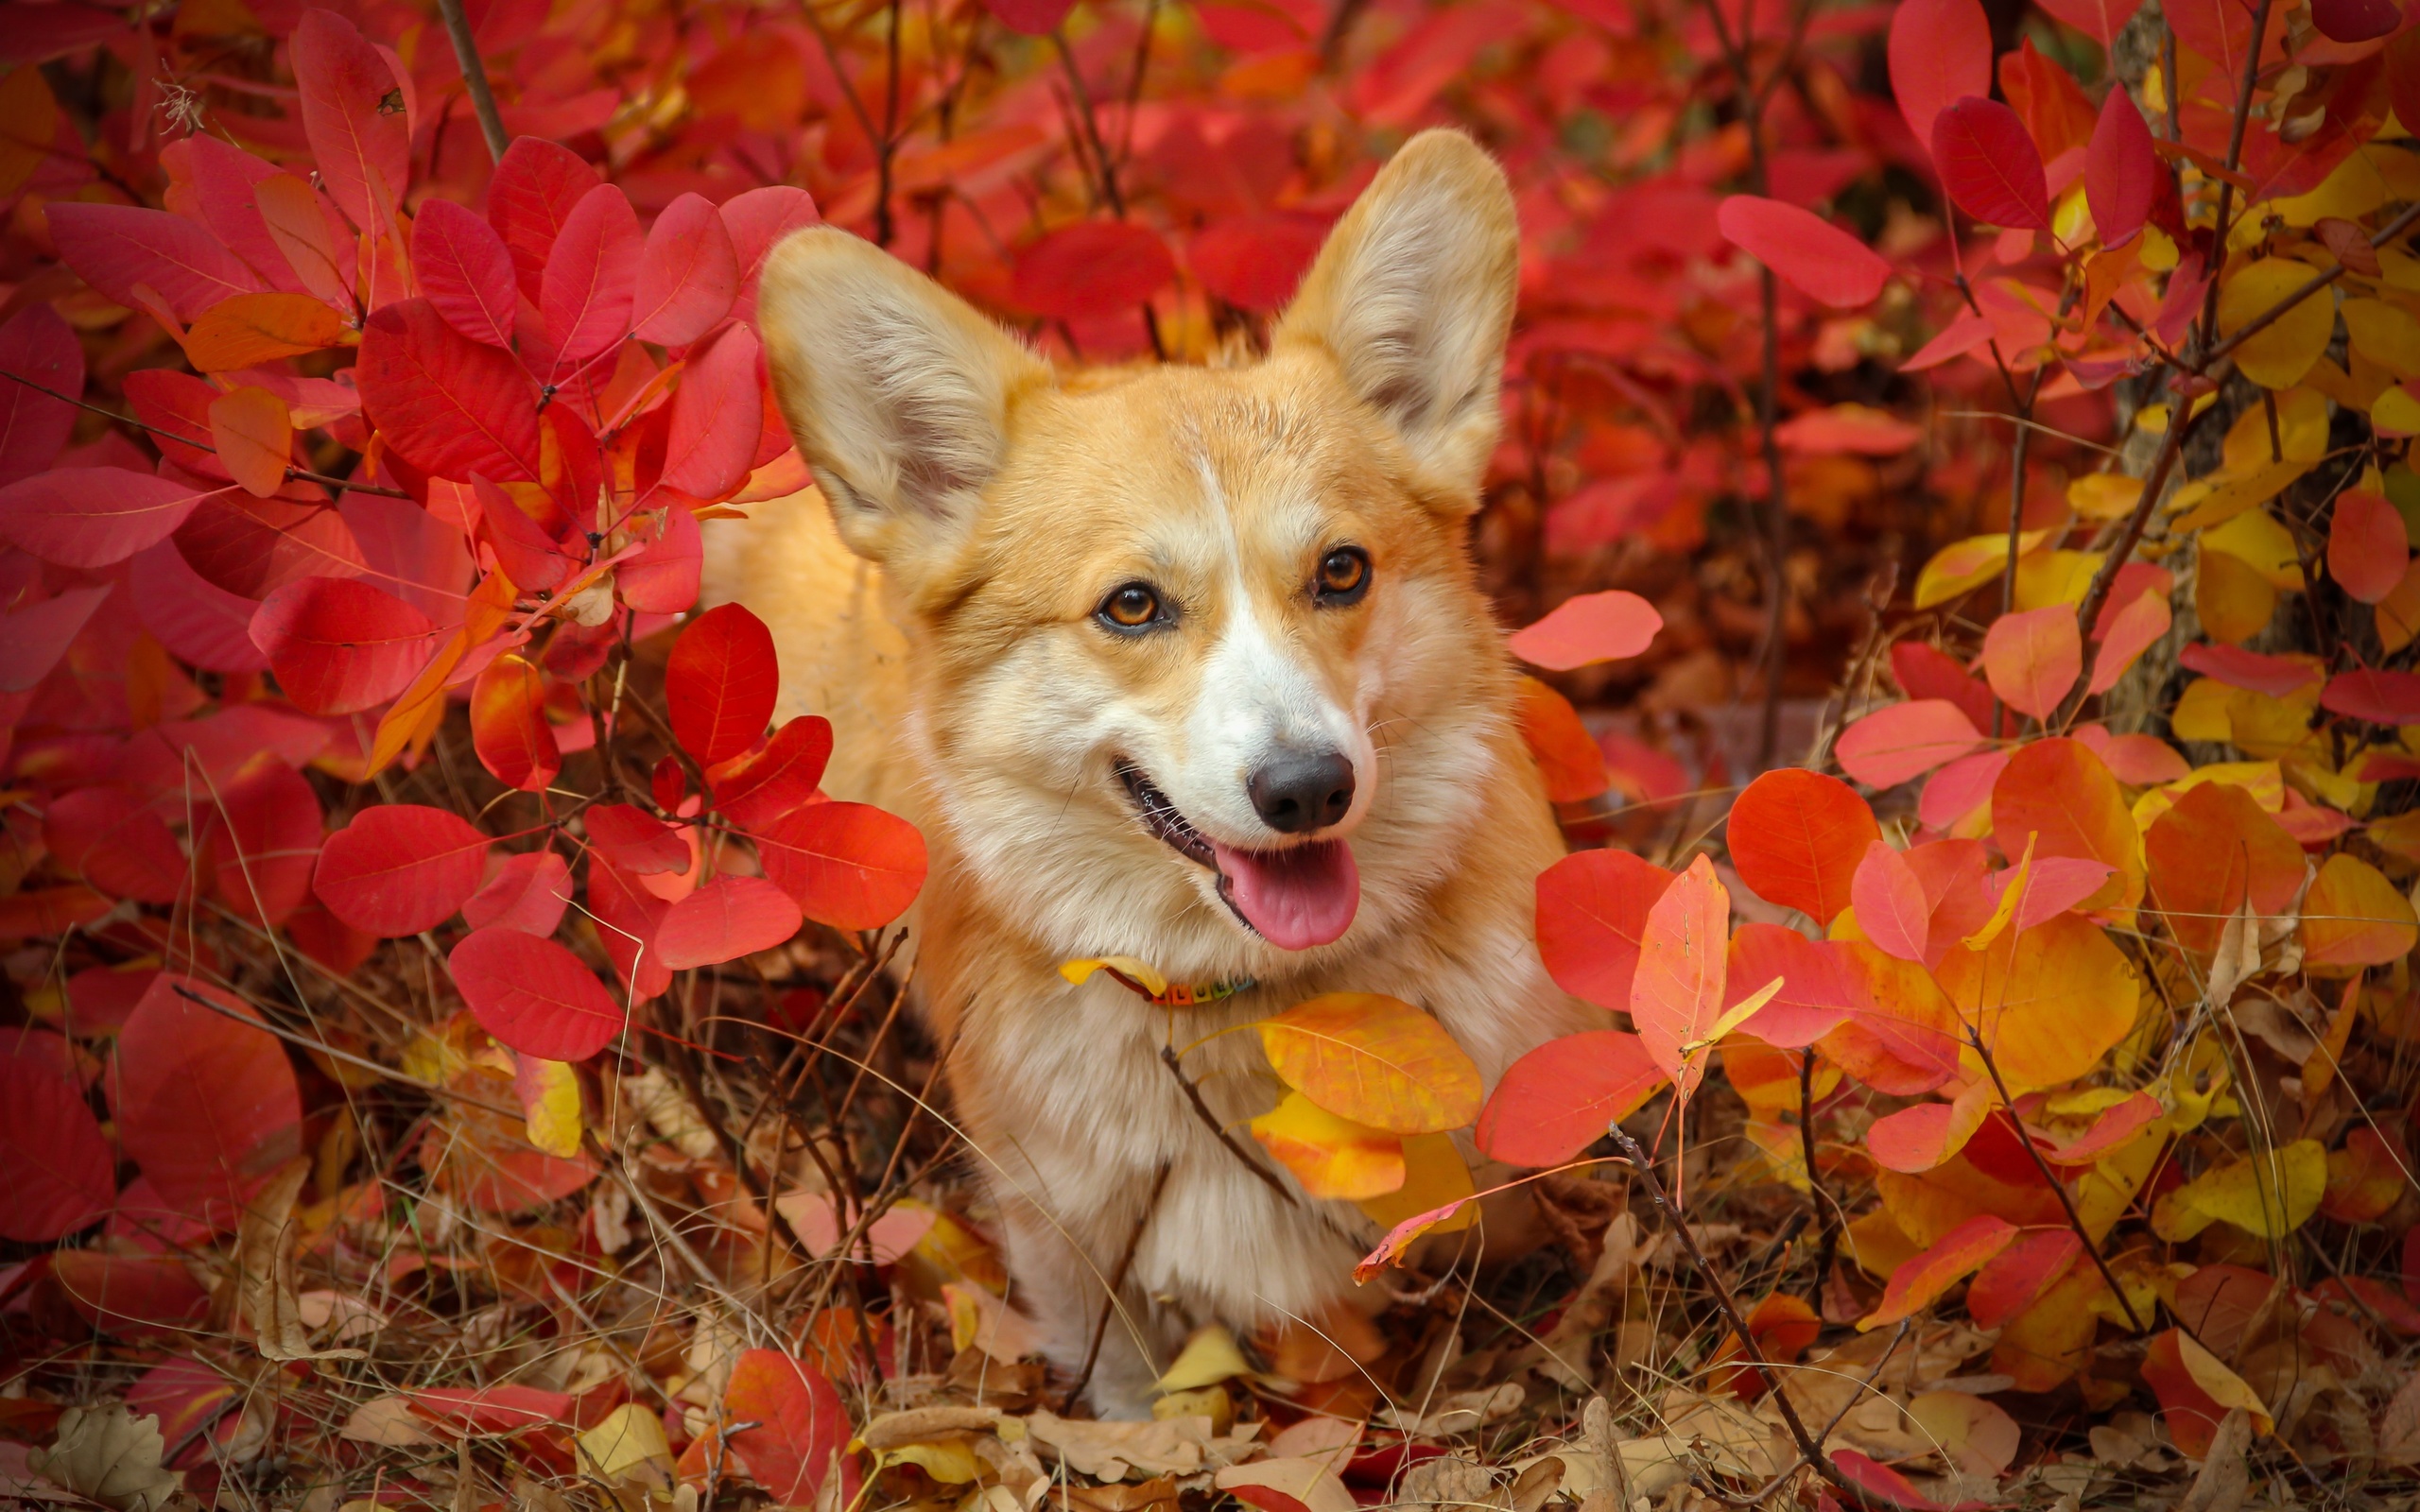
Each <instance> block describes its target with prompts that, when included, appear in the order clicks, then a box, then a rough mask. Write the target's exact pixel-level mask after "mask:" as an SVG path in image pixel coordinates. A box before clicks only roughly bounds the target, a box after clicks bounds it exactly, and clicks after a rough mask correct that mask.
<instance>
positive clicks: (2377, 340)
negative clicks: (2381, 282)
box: [2337, 300, 2420, 378]
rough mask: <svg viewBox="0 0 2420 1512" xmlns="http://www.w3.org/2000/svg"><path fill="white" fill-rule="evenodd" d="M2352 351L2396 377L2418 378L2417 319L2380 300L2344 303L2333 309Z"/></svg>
mask: <svg viewBox="0 0 2420 1512" xmlns="http://www.w3.org/2000/svg"><path fill="white" fill-rule="evenodd" d="M2337 313H2338V314H2339V315H2342V317H2343V318H2344V329H2345V331H2346V332H2347V333H2349V334H2350V335H2351V336H2352V342H2353V350H2354V351H2356V352H2359V353H2360V354H2361V355H2363V356H2365V357H2367V358H2369V359H2370V360H2371V361H2372V362H2375V363H2377V365H2378V366H2379V367H2381V368H2384V369H2387V370H2388V371H2389V372H2392V373H2394V375H2395V376H2396V377H2397V378H2414V377H2420V320H2415V319H2413V318H2411V312H2410V311H2409V310H2406V309H2404V308H2403V307H2402V306H2401V305H2396V304H2389V303H2388V302H2387V301H2384V300H2346V301H2344V302H2343V304H2342V306H2340V307H2339V308H2338V310H2337Z"/></svg>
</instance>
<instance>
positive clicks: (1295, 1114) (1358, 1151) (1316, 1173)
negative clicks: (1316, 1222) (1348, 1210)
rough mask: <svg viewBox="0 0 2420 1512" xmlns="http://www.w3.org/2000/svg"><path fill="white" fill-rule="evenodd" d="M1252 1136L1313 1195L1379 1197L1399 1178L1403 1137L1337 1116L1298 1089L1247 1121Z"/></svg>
mask: <svg viewBox="0 0 2420 1512" xmlns="http://www.w3.org/2000/svg"><path fill="white" fill-rule="evenodd" d="M1252 1137H1253V1139H1254V1140H1257V1141H1258V1142H1259V1143H1260V1147H1261V1148H1262V1149H1264V1150H1267V1151H1268V1152H1269V1153H1270V1154H1271V1156H1273V1157H1275V1158H1276V1160H1277V1162H1278V1163H1279V1164H1281V1165H1283V1166H1285V1167H1286V1169H1287V1170H1288V1171H1291V1172H1292V1173H1293V1174H1294V1179H1295V1180H1297V1181H1299V1182H1301V1183H1302V1184H1303V1190H1304V1191H1305V1192H1307V1193H1309V1194H1311V1195H1312V1196H1315V1197H1342V1198H1347V1199H1351V1200H1356V1201H1357V1200H1359V1199H1361V1198H1363V1197H1379V1196H1384V1195H1386V1194H1388V1193H1390V1192H1392V1191H1394V1190H1395V1189H1397V1188H1398V1187H1400V1186H1402V1185H1403V1182H1404V1154H1403V1140H1402V1139H1401V1138H1400V1137H1398V1136H1396V1135H1393V1134H1390V1133H1388V1132H1387V1131H1386V1130H1384V1129H1376V1128H1372V1127H1370V1126H1369V1125H1366V1124H1357V1123H1355V1122H1354V1121H1353V1120H1351V1119H1349V1118H1339V1117H1337V1116H1336V1115H1335V1114H1334V1113H1331V1112H1329V1111H1328V1110H1327V1109H1326V1108H1322V1107H1320V1106H1319V1105H1318V1104H1317V1103H1314V1102H1312V1101H1311V1100H1310V1099H1309V1098H1307V1097H1305V1096H1304V1095H1303V1094H1302V1093H1301V1092H1292V1091H1289V1092H1288V1093H1287V1094H1286V1099H1285V1101H1283V1102H1281V1103H1279V1104H1278V1105H1277V1106H1276V1107H1275V1108H1272V1109H1271V1110H1270V1111H1268V1112H1266V1113H1263V1114H1261V1115H1260V1116H1259V1117H1258V1118H1255V1119H1253V1121H1252Z"/></svg>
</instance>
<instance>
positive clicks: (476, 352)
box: [354, 300, 539, 483]
mask: <svg viewBox="0 0 2420 1512" xmlns="http://www.w3.org/2000/svg"><path fill="white" fill-rule="evenodd" d="M354 374H355V376H356V378H357V380H358V381H359V383H360V385H361V404H362V408H363V411H364V412H365V413H366V414H367V415H368V416H369V418H370V421H371V423H372V424H373V425H375V426H377V427H378V429H379V431H380V432H381V433H383V434H384V435H385V436H386V438H387V443H388V444H389V445H390V446H392V447H393V448H394V449H395V450H396V452H397V453H398V454H400V455H402V456H403V458H404V460H405V461H406V462H409V463H411V464H412V465H413V466H414V467H416V468H419V469H420V470H421V471H422V472H427V473H430V474H433V475H434V476H437V477H446V478H456V479H467V478H469V477H470V476H471V474H472V473H474V472H484V473H486V474H487V475H488V476H490V477H492V478H494V479H496V480H497V481H499V482H507V483H517V482H535V481H536V480H537V477H538V453H539V445H538V398H537V392H536V389H535V387H533V386H532V385H531V383H530V380H529V375H528V374H527V373H526V372H524V371H522V369H521V364H520V363H519V362H518V361H516V360H514V359H513V358H512V357H511V356H510V354H508V353H506V352H499V351H498V350H496V349H495V348H493V347H489V346H482V345H480V344H479V343H478V342H475V341H473V340H472V339H471V338H470V337H468V336H466V335H462V334H461V333H460V332H458V331H457V330H455V329H454V327H453V326H451V325H449V324H448V323H446V320H445V318H444V317H443V316H441V315H439V314H438V313H437V307H436V306H435V305H433V304H431V303H430V302H429V301H426V300H404V301H399V302H397V303H394V304H390V305H388V306H387V307H386V308H385V309H383V310H380V311H379V312H378V313H377V314H375V315H373V316H372V317H371V318H370V320H369V324H368V325H367V326H366V327H365V328H364V330H363V333H362V340H361V360H360V361H359V362H358V363H357V364H356V365H355V366H354Z"/></svg>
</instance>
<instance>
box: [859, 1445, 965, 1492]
mask: <svg viewBox="0 0 2420 1512" xmlns="http://www.w3.org/2000/svg"><path fill="white" fill-rule="evenodd" d="M893 1465H913V1466H915V1467H916V1468H917V1469H920V1470H923V1471H924V1472H925V1474H927V1475H929V1476H931V1477H932V1478H933V1479H934V1480H936V1481H939V1482H940V1483H941V1484H942V1485H943V1486H965V1485H967V1484H968V1483H970V1482H972V1481H973V1480H974V1479H975V1478H976V1477H977V1476H978V1475H980V1474H982V1473H983V1466H982V1463H981V1462H980V1461H979V1460H977V1458H976V1457H975V1451H974V1450H973V1449H971V1448H970V1447H968V1445H967V1442H966V1440H965V1439H963V1438H944V1439H939V1440H936V1441H934V1442H931V1443H925V1444H901V1445H898V1446H897V1447H895V1448H892V1449H886V1450H884V1451H883V1452H881V1453H880V1454H879V1455H877V1456H876V1457H875V1460H874V1468H875V1469H890V1467H891V1466H893Z"/></svg>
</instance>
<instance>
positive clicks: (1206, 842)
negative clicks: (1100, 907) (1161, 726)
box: [1117, 762, 1361, 951]
mask: <svg viewBox="0 0 2420 1512" xmlns="http://www.w3.org/2000/svg"><path fill="white" fill-rule="evenodd" d="M1117 780H1118V781H1119V782H1123V783H1124V784H1125V785H1126V792H1127V796H1128V797H1129V798H1131V799H1133V801H1134V812H1135V815H1136V816H1137V817H1138V818H1140V819H1141V820H1142V821H1143V828H1144V829H1146V830H1148V831H1150V833H1152V835H1153V836H1155V837H1156V838H1158V839H1159V840H1160V842H1161V843H1162V844H1164V845H1166V846H1167V848H1168V849H1169V850H1171V851H1175V852H1177V854H1179V855H1181V856H1184V858H1185V859H1186V860H1188V861H1193V862H1197V863H1199V864H1200V865H1201V866H1205V867H1208V868H1211V869H1212V870H1213V871H1216V872H1217V873H1218V874H1219V900H1220V901H1221V902H1224V903H1225V904H1226V905H1227V907H1228V910H1229V911H1230V912H1232V913H1233V914H1234V915H1235V916H1236V919H1239V920H1241V921H1242V922H1243V924H1244V926H1245V927H1246V928H1247V929H1250V930H1252V931H1253V933H1254V934H1256V935H1259V936H1262V937H1263V938H1265V939H1267V940H1268V941H1269V942H1270V943H1271V944H1272V945H1275V946H1278V947H1279V948H1281V949H1284V950H1289V951H1305V950H1309V949H1310V948H1311V947H1312V946H1314V945H1325V944H1327V943H1328V942H1329V941H1331V940H1333V939H1336V938H1337V937H1339V936H1341V935H1342V934H1343V933H1344V932H1345V931H1346V930H1347V929H1349V928H1351V927H1352V924H1353V915H1354V913H1355V911H1356V910H1357V909H1358V908H1359V907H1360V904H1361V873H1360V870H1359V869H1358V868H1357V867H1355V865H1354V863H1353V848H1352V847H1351V846H1350V845H1347V844H1346V843H1345V842H1344V841H1342V840H1311V841H1305V842H1304V843H1303V844H1300V845H1289V846H1286V847H1283V848H1281V849H1278V850H1274V851H1245V850H1241V849H1238V848H1237V847H1235V846H1231V845H1228V844H1225V843H1224V842H1222V841H1219V840H1214V839H1212V838H1210V837H1209V836H1208V835H1206V834H1203V833H1201V831H1200V830H1198V829H1195V828H1194V826H1193V823H1192V821H1191V820H1189V819H1187V818H1186V817H1185V816H1184V811H1183V810H1181V809H1179V808H1178V807H1177V806H1176V804H1175V803H1173V802H1172V801H1170V800H1169V799H1168V796H1167V794H1166V793H1164V792H1162V791H1160V789H1159V787H1158V785H1157V784H1155V783H1153V782H1152V781H1151V780H1150V777H1149V776H1147V775H1146V774H1145V773H1144V771H1143V769H1142V768H1141V767H1139V766H1137V765H1134V764H1133V763H1132V762H1119V763H1118V764H1117Z"/></svg>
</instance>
